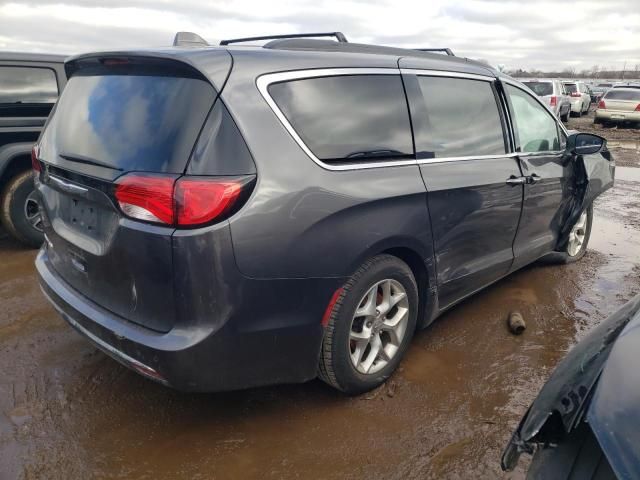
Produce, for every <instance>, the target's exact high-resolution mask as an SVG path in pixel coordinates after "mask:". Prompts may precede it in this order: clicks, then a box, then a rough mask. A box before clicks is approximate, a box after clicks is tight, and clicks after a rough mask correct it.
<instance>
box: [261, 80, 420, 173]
mask: <svg viewBox="0 0 640 480" xmlns="http://www.w3.org/2000/svg"><path fill="white" fill-rule="evenodd" d="M342 75H398V76H399V75H400V70H399V69H397V68H322V69H312V70H295V71H290V72H280V73H267V74H265V75H261V76H260V77H258V78H257V79H256V85H257V87H258V90H259V91H260V94H261V95H262V97H263V98H264V99H265V101H266V102H267V104H268V105H269V107H270V108H271V110H272V111H273V113H274V114H275V115H276V117H278V120H280V123H282V125H283V126H284V128H285V129H286V130H287V132H289V135H291V137H293V139H294V140H295V141H296V143H297V144H298V146H300V148H302V150H303V151H304V152H305V153H306V154H307V156H308V157H309V158H311V160H313V161H314V162H315V163H316V164H318V165H319V166H320V167H322V168H324V169H326V170H338V171H339V170H362V169H367V168H383V167H396V166H403V165H416V163H417V162H416V160H415V159H413V158H412V159H410V160H390V161H382V162H371V163H351V164H347V165H332V164H328V163H325V162H323V161H322V160H320V159H319V158H318V157H316V156H315V154H314V153H313V152H312V151H311V149H310V148H309V147H308V146H307V145H306V144H305V143H304V142H303V141H302V138H300V136H299V135H298V133H297V132H296V131H295V129H294V128H293V126H292V125H291V124H290V123H289V120H287V117H286V116H285V115H284V113H282V110H280V108H279V107H278V105H277V104H276V102H275V101H274V100H273V98H272V97H271V95H269V90H268V89H269V85H271V84H272V83H278V82H284V81H291V80H300V79H304V78H317V77H335V76H342ZM408 113H409V112H407V114H408Z"/></svg>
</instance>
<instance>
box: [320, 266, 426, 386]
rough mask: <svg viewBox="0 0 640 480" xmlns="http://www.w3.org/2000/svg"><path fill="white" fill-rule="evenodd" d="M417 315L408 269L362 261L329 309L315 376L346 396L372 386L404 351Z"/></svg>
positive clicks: (415, 294)
mask: <svg viewBox="0 0 640 480" xmlns="http://www.w3.org/2000/svg"><path fill="white" fill-rule="evenodd" d="M385 297H386V298H385ZM388 299H390V300H388ZM389 305H391V307H390V308H388V306H389ZM357 311H359V312H360V315H358V314H357ZM363 312H366V313H367V314H366V315H365V314H364V313H363ZM369 313H371V315H369ZM417 313H418V288H417V286H416V281H415V278H414V276H413V273H412V272H411V269H410V268H409V266H408V265H407V264H406V263H404V262H403V261H402V260H400V259H398V258H397V257H393V256H391V255H379V256H376V257H374V258H372V259H370V260H368V261H367V262H365V263H364V265H362V266H361V267H360V268H359V269H358V271H357V272H356V273H355V274H354V275H353V276H352V277H351V278H350V279H349V281H348V282H347V283H346V284H345V285H344V287H343V289H342V292H341V294H340V296H339V297H338V300H337V301H336V303H335V305H334V306H333V309H332V311H331V315H330V317H329V322H328V324H327V327H326V329H325V333H324V339H323V341H322V349H321V352H320V362H319V369H318V375H319V377H320V378H321V379H322V380H323V381H325V382H326V383H328V384H329V385H331V386H333V387H335V388H337V389H338V390H341V391H342V392H344V393H346V394H349V395H357V394H359V393H363V392H366V391H369V390H372V389H374V388H376V387H378V386H379V385H381V384H382V383H384V382H385V381H386V380H387V379H388V378H389V376H390V375H391V374H392V373H393V372H394V371H395V369H396V368H397V367H398V364H399V363H400V360H401V359H402V357H403V356H404V354H405V352H406V350H407V348H408V347H409V344H410V342H411V338H412V337H413V334H414V332H415V328H416V320H417ZM393 325H395V326H393ZM369 334H371V336H370V337H369V336H368V335H369ZM354 335H355V336H357V339H354ZM359 335H361V336H359ZM376 351H378V352H379V353H378V354H376V355H375V356H373V357H372V356H371V355H372V353H375V352H376ZM359 357H360V359H361V360H357V358H359ZM385 357H386V358H385ZM354 358H355V359H354ZM356 363H357V365H356ZM367 364H368V365H369V368H367ZM363 370H367V371H368V372H363Z"/></svg>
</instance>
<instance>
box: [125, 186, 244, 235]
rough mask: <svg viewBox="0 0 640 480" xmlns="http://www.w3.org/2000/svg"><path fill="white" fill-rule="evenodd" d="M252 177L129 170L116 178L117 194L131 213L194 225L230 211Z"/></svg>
mask: <svg viewBox="0 0 640 480" xmlns="http://www.w3.org/2000/svg"><path fill="white" fill-rule="evenodd" d="M252 179H253V177H241V178H232V179H230V178H220V177H188V176H185V177H181V178H179V179H176V177H174V176H161V175H143V174H129V175H125V176H123V177H121V178H120V179H119V180H118V181H117V182H116V189H115V197H116V200H117V201H118V205H119V206H120V209H121V210H122V212H123V213H124V214H125V215H127V216H128V217H131V218H135V219H137V220H144V221H146V222H153V223H161V224H164V225H172V226H177V227H193V226H197V225H203V224H206V223H211V222H212V221H214V220H216V219H220V218H221V217H222V216H224V215H225V214H227V213H229V212H230V211H231V210H232V209H233V207H234V205H236V204H237V201H238V199H239V198H240V196H241V194H242V193H243V192H244V191H245V187H247V186H248V185H249V184H250V183H251V180H252Z"/></svg>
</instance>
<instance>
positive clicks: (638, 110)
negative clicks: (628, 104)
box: [636, 103, 640, 112]
mask: <svg viewBox="0 0 640 480" xmlns="http://www.w3.org/2000/svg"><path fill="white" fill-rule="evenodd" d="M636 112H640V103H639V104H638V106H637V107H636Z"/></svg>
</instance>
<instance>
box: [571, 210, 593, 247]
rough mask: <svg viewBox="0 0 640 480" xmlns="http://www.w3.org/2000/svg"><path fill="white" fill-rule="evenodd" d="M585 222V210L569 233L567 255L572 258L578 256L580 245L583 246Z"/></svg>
mask: <svg viewBox="0 0 640 480" xmlns="http://www.w3.org/2000/svg"><path fill="white" fill-rule="evenodd" d="M587 220H588V218H587V211H586V210H585V211H584V212H582V215H580V218H579V219H578V221H577V222H576V224H575V225H574V226H573V228H572V229H571V232H570V233H569V244H568V245H567V253H568V254H569V255H570V256H572V257H575V256H576V255H578V253H580V250H581V249H582V245H584V239H585V235H586V232H587Z"/></svg>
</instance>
